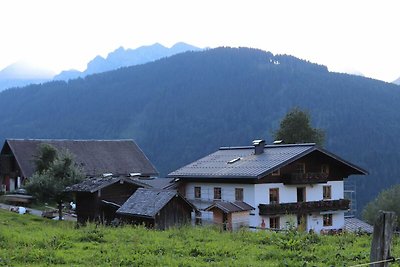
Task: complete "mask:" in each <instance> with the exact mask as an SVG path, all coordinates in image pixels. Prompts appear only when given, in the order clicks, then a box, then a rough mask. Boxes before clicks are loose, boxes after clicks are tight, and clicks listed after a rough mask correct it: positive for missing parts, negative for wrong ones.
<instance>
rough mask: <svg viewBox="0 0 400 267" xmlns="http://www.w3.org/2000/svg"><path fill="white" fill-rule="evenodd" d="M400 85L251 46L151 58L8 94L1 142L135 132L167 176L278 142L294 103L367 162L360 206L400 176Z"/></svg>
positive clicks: (0, 116)
mask: <svg viewBox="0 0 400 267" xmlns="http://www.w3.org/2000/svg"><path fill="white" fill-rule="evenodd" d="M399 102H400V87H399V86H397V85H394V84H389V83H384V82H381V81H377V80H372V79H368V78H363V77H359V76H352V75H347V74H338V73H330V72H328V70H327V68H326V67H324V66H320V65H316V64H311V63H309V62H306V61H302V60H299V59H297V58H294V57H291V56H286V55H281V56H274V55H272V54H271V53H268V52H264V51H260V50H255V49H248V48H239V49H236V48H217V49H211V50H206V51H202V52H186V53H183V54H179V55H176V56H172V57H170V58H165V59H161V60H158V61H156V62H153V63H148V64H145V65H139V66H133V67H127V68H122V69H119V70H117V71H111V72H106V73H102V74H95V75H91V76H87V77H86V78H84V79H76V80H71V81H69V82H61V81H60V82H50V83H46V84H44V85H41V86H40V85H32V86H29V87H26V88H22V89H16V90H7V91H4V92H2V93H0V107H1V109H2V112H1V113H0V139H2V138H6V137H13V138H79V139H85V138H100V139H108V138H133V139H135V140H136V141H137V142H138V144H139V145H140V146H141V148H142V149H143V150H144V152H145V153H146V154H147V155H148V156H149V158H150V160H152V162H153V163H154V165H155V166H156V168H157V169H158V170H159V171H160V173H161V174H163V175H166V174H167V173H168V172H170V171H172V170H174V169H176V168H178V167H180V166H182V165H184V164H186V163H189V162H191V161H193V160H196V159H198V158H199V157H202V156H204V155H206V154H208V153H210V152H213V151H215V150H216V149H218V147H219V146H235V145H249V144H250V143H251V140H253V139H254V138H266V139H267V141H268V142H271V141H273V140H272V139H271V133H272V132H273V131H274V130H276V129H277V128H278V124H279V120H280V119H281V118H282V117H283V116H284V115H285V113H286V112H287V111H288V110H289V109H291V108H292V107H293V106H298V107H301V108H305V109H308V110H309V111H310V112H311V115H312V119H313V124H314V126H315V127H319V128H323V129H325V130H326V132H327V142H326V147H327V149H328V150H330V151H332V152H334V153H337V154H339V155H340V156H342V157H343V158H345V159H347V160H349V161H352V162H353V163H355V164H358V165H360V166H361V167H363V168H365V169H367V170H368V171H369V172H370V175H369V176H367V177H354V178H352V179H356V180H357V186H358V189H357V191H358V192H357V197H358V201H359V207H361V206H362V205H363V204H365V202H366V201H368V200H370V199H371V198H373V197H374V196H375V195H376V194H377V193H378V192H379V191H380V190H381V189H383V188H385V187H387V186H390V185H392V184H394V183H398V181H399V177H400V168H399V167H398V166H400V164H399V163H400V151H399V149H398V148H399V147H400V139H399V138H398V137H399V136H400V123H399V122H400V113H399V112H398V103H399Z"/></svg>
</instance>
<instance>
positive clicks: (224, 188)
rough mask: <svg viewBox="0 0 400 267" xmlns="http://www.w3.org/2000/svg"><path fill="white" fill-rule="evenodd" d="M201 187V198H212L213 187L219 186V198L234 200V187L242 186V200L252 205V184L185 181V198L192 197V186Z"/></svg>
mask: <svg viewBox="0 0 400 267" xmlns="http://www.w3.org/2000/svg"><path fill="white" fill-rule="evenodd" d="M196 186H200V187H201V199H203V200H213V199H214V187H221V199H222V200H225V201H235V188H243V201H244V202H246V203H247V204H249V205H251V206H253V207H254V184H222V183H221V184H217V183H187V184H186V188H185V193H186V198H188V199H195V198H194V188H195V187H196Z"/></svg>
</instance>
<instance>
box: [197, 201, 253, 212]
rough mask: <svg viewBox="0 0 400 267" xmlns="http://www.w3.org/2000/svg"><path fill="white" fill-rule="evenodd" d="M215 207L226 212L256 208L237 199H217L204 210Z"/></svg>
mask: <svg viewBox="0 0 400 267" xmlns="http://www.w3.org/2000/svg"><path fill="white" fill-rule="evenodd" d="M215 208H217V209H220V210H222V211H223V212H224V213H232V212H241V211H250V210H254V208H253V207H252V206H250V205H249V204H247V203H246V202H243V201H235V202H228V201H215V202H214V203H213V204H212V205H211V206H209V207H207V208H206V209H204V210H205V211H210V210H212V209H215Z"/></svg>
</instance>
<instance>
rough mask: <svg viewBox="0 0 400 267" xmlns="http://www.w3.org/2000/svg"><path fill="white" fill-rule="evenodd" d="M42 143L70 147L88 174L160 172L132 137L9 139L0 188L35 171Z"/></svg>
mask: <svg viewBox="0 0 400 267" xmlns="http://www.w3.org/2000/svg"><path fill="white" fill-rule="evenodd" d="M41 144H49V145H52V146H54V147H55V148H57V149H58V150H68V151H69V152H70V153H71V154H73V155H74V160H75V163H76V164H77V165H78V166H80V167H81V168H82V170H83V172H84V173H85V175H86V176H87V177H101V176H102V175H103V174H104V173H112V174H113V175H115V176H120V175H121V176H126V175H129V174H130V173H140V175H141V176H144V177H155V176H157V175H158V172H157V170H156V169H155V168H154V166H153V165H152V164H151V162H150V161H149V159H148V158H147V157H146V155H145V154H144V153H143V151H142V150H141V149H140V148H139V146H138V145H137V144H136V143H135V142H134V141H133V140H47V139H7V140H6V141H5V142H4V145H3V147H2V149H1V152H0V191H6V192H8V191H14V190H15V189H17V188H19V187H21V186H23V184H24V183H25V182H26V180H27V179H29V178H30V177H31V176H32V175H33V174H34V172H35V171H36V170H35V164H34V161H33V160H34V159H35V157H36V156H37V155H38V152H39V150H38V149H39V146H40V145H41Z"/></svg>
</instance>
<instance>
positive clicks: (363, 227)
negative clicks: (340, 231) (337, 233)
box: [344, 217, 374, 234]
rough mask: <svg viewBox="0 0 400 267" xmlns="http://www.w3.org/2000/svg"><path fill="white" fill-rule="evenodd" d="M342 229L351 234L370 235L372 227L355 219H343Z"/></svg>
mask: <svg viewBox="0 0 400 267" xmlns="http://www.w3.org/2000/svg"><path fill="white" fill-rule="evenodd" d="M344 229H345V230H346V231H348V232H353V233H357V232H359V233H367V234H372V233H373V231H374V227H373V226H372V225H370V224H368V223H366V222H364V221H362V220H360V219H357V218H355V217H349V218H344Z"/></svg>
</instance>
